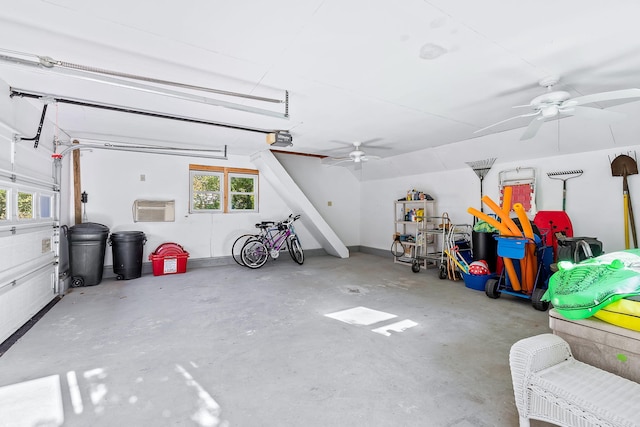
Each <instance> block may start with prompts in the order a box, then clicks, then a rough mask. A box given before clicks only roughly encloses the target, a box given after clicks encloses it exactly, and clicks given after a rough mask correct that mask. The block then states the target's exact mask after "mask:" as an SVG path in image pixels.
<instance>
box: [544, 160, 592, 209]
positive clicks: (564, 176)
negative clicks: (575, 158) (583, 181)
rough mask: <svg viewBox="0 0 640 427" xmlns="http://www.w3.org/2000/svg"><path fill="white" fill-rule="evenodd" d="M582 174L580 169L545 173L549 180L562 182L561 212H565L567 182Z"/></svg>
mask: <svg viewBox="0 0 640 427" xmlns="http://www.w3.org/2000/svg"><path fill="white" fill-rule="evenodd" d="M583 173H584V172H583V171H582V169H576V170H572V171H557V172H547V176H548V177H549V178H551V179H560V180H562V210H563V211H566V210H567V180H569V179H572V178H577V177H579V176H580V175H582V174H583Z"/></svg>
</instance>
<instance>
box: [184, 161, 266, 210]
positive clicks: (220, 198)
mask: <svg viewBox="0 0 640 427" xmlns="http://www.w3.org/2000/svg"><path fill="white" fill-rule="evenodd" d="M189 175H190V180H189V181H190V185H191V188H190V191H191V212H257V211H258V171H257V170H254V169H240V168H225V167H217V166H202V165H189Z"/></svg>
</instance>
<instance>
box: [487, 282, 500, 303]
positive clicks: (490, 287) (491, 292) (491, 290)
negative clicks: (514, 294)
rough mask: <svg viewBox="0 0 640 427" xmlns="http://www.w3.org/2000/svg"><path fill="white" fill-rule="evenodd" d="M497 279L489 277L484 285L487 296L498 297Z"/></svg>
mask: <svg viewBox="0 0 640 427" xmlns="http://www.w3.org/2000/svg"><path fill="white" fill-rule="evenodd" d="M498 284H499V283H498V279H489V280H487V283H486V284H485V285H484V293H485V294H487V296H488V297H489V298H493V299H496V298H500V291H499V290H498Z"/></svg>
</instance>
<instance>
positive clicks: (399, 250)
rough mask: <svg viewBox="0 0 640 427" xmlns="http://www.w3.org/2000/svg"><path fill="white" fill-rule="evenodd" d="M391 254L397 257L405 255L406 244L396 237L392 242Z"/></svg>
mask: <svg viewBox="0 0 640 427" xmlns="http://www.w3.org/2000/svg"><path fill="white" fill-rule="evenodd" d="M391 254H392V255H393V256H394V257H396V258H399V257H401V256H403V255H404V245H403V244H402V242H401V241H400V240H398V239H396V240H394V241H393V243H392V244H391Z"/></svg>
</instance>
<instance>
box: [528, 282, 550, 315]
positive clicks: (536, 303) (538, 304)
mask: <svg viewBox="0 0 640 427" xmlns="http://www.w3.org/2000/svg"><path fill="white" fill-rule="evenodd" d="M546 291H547V290H546V289H540V288H535V289H534V290H533V293H532V294H531V304H532V305H533V308H535V309H536V310H539V311H547V309H548V308H549V301H541V299H542V296H543V295H544V293H545V292H546Z"/></svg>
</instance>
